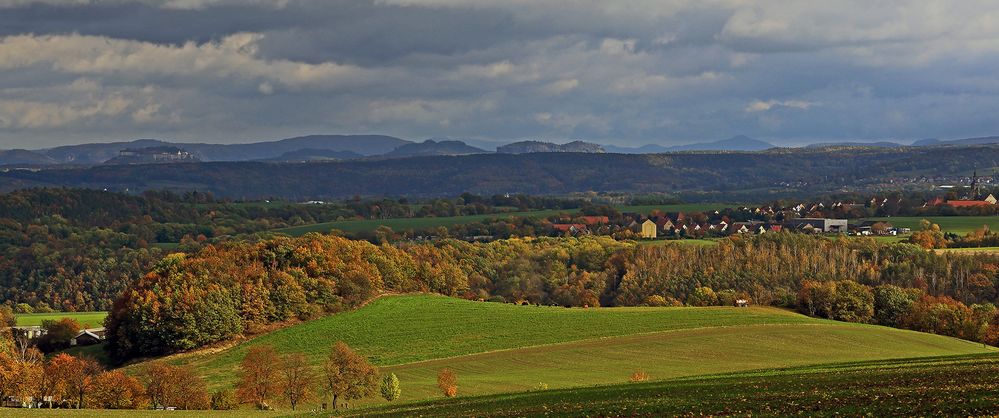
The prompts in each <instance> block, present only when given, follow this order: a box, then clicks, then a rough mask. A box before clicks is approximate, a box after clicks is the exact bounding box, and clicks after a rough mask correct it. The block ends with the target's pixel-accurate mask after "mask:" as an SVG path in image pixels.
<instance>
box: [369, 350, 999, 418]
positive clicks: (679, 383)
mask: <svg viewBox="0 0 999 418" xmlns="http://www.w3.org/2000/svg"><path fill="white" fill-rule="evenodd" d="M996 374H999V357H997V356H996V355H995V354H981V355H969V356H958V357H936V358H926V359H902V360H887V361H868V362H852V363H841V364H835V365H826V366H804V367H797V368H788V369H776V370H761V371H753V372H742V373H733V374H728V375H714V376H701V377H695V378H680V379H672V380H665V381H659V382H648V383H623V384H616V385H607V386H595V387H582V388H573V389H561V390H545V391H532V392H520V393H511V394H500V395H490V396H481V397H467V398H466V397H458V398H455V399H448V400H435V401H428V402H419V403H409V404H401V405H392V406H383V407H378V408H367V409H359V410H354V411H351V412H350V413H351V414H355V415H356V416H365V417H371V416H403V415H404V416H447V417H457V416H541V415H543V416H552V417H560V416H573V417H575V416H679V415H682V416H720V415H739V416H788V415H806V416H993V415H996V414H999V390H997V389H999V384H997V383H996V381H995V376H996Z"/></svg>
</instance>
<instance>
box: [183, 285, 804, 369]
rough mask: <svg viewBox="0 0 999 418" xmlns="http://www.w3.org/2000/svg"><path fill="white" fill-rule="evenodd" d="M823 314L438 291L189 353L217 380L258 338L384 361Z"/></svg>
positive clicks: (280, 346)
mask: <svg viewBox="0 0 999 418" xmlns="http://www.w3.org/2000/svg"><path fill="white" fill-rule="evenodd" d="M822 322H823V321H820V320H816V319H812V318H807V317H804V316H801V315H797V314H793V313H789V312H785V311H782V310H778V309H771V308H759V307H755V308H746V309H735V308H725V307H714V308H603V309H567V308H559V307H541V306H518V305H512V304H500V303H488V302H474V301H468V300H464V299H456V298H448V297H443V296H433V295H405V296H389V297H384V298H381V299H377V300H375V301H373V302H371V303H369V304H368V305H367V306H365V307H364V308H361V309H359V310H356V311H351V312H346V313H342V314H337V315H332V316H328V317H326V318H322V319H319V320H315V321H310V322H307V323H303V324H300V325H296V326H293V327H289V328H284V329H281V330H278V331H275V332H272V333H269V334H266V335H263V336H260V337H258V338H255V339H253V340H252V341H249V342H248V343H245V344H241V345H239V346H237V347H235V348H232V349H229V350H226V351H223V352H221V353H217V354H212V355H207V356H191V357H183V358H182V359H181V360H180V361H183V362H185V363H192V364H194V365H195V366H197V367H198V368H199V369H200V370H201V371H202V372H203V374H204V375H205V376H206V377H208V379H209V382H210V383H212V384H225V383H229V382H231V380H232V370H233V369H234V368H235V367H236V365H237V364H238V363H239V361H240V360H241V359H242V358H243V356H244V355H245V354H246V351H247V349H248V348H249V347H250V346H252V345H259V344H270V345H273V346H274V347H275V348H276V349H277V350H278V351H279V352H301V353H304V354H306V355H307V356H309V358H310V359H311V360H312V361H313V362H314V363H315V364H319V363H321V362H322V360H323V358H324V356H326V354H327V353H328V352H329V347H330V345H332V344H333V342H335V341H337V340H343V341H345V342H346V343H347V344H349V345H350V346H351V347H353V348H354V349H356V350H358V351H359V352H360V353H362V354H364V355H365V356H367V357H368V358H369V359H370V360H371V361H372V362H373V363H374V364H376V365H379V366H386V365H393V364H404V363H411V362H416V361H424V360H432V359H440V358H448V357H456V356H462V355H468V354H475V353H482V352H489V351H495V350H509V349H515V348H521V347H531V346H538V345H545V344H557V343H566V342H572V341H579V340H586V339H593V338H601V337H615V336H624V335H634V334H641V333H649V332H661V331H670V330H679V329H691V328H700V327H718V326H738V325H759V324H810V323H822Z"/></svg>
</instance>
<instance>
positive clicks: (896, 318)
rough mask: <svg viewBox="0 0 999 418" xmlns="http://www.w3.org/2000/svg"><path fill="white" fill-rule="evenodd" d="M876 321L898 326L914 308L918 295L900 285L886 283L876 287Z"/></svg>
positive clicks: (874, 292) (874, 291)
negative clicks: (913, 304)
mask: <svg viewBox="0 0 999 418" xmlns="http://www.w3.org/2000/svg"><path fill="white" fill-rule="evenodd" d="M872 293H873V294H874V321H875V322H876V323H878V324H881V325H885V326H889V327H898V326H899V325H900V324H901V323H902V319H903V318H904V317H905V315H907V314H908V313H909V310H910V309H912V303H913V302H914V301H915V300H916V298H917V297H918V296H915V295H913V292H911V291H907V290H906V289H903V288H901V287H898V286H894V285H890V284H885V285H880V286H877V287H875V288H874V290H873V291H872Z"/></svg>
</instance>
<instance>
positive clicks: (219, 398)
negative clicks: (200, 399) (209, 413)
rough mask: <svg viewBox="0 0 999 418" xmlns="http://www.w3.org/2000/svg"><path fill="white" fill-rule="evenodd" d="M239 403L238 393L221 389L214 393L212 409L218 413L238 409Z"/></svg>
mask: <svg viewBox="0 0 999 418" xmlns="http://www.w3.org/2000/svg"><path fill="white" fill-rule="evenodd" d="M238 406H239V401H237V400H236V392H233V390H232V389H228V388H225V389H219V390H217V391H215V392H212V409H214V410H217V411H223V410H230V409H236V407H238Z"/></svg>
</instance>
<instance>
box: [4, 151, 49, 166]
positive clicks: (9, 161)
mask: <svg viewBox="0 0 999 418" xmlns="http://www.w3.org/2000/svg"><path fill="white" fill-rule="evenodd" d="M54 163H55V160H53V159H52V158H50V157H48V156H46V155H44V154H40V153H37V152H34V151H28V150H24V149H12V150H6V151H0V165H46V164H54Z"/></svg>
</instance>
